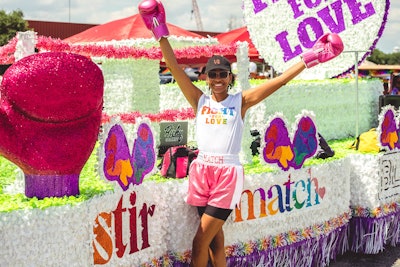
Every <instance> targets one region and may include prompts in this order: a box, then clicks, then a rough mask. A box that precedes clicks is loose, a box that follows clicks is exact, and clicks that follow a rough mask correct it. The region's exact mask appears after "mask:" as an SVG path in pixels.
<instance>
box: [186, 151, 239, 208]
mask: <svg viewBox="0 0 400 267" xmlns="http://www.w3.org/2000/svg"><path fill="white" fill-rule="evenodd" d="M243 181H244V171H243V167H242V165H241V164H240V162H239V160H238V157H237V160H236V157H235V158H234V160H232V157H231V155H228V156H226V155H219V156H216V155H212V156H209V155H204V154H202V153H200V154H199V156H198V157H197V159H196V160H195V161H193V162H192V164H191V165H190V170H189V189H188V194H187V196H186V199H185V200H186V202H187V203H188V204H189V205H192V206H197V207H204V206H207V205H210V206H213V207H216V208H221V209H234V208H235V206H236V204H237V203H239V201H240V197H241V194H242V190H243Z"/></svg>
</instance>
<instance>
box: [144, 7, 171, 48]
mask: <svg viewBox="0 0 400 267" xmlns="http://www.w3.org/2000/svg"><path fill="white" fill-rule="evenodd" d="M138 9H139V13H140V15H141V16H142V19H143V21H144V24H145V25H146V27H147V28H148V29H149V30H150V31H151V32H152V33H153V35H154V38H156V39H157V41H159V40H160V39H161V37H168V36H169V31H168V27H167V24H166V18H165V10H164V6H163V4H162V3H161V2H160V1H158V0H143V1H142V2H140V3H139V6H138Z"/></svg>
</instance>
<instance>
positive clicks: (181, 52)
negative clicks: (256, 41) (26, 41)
mask: <svg viewBox="0 0 400 267" xmlns="http://www.w3.org/2000/svg"><path fill="white" fill-rule="evenodd" d="M17 41H18V40H17V38H16V37H14V38H13V39H12V40H11V41H10V42H9V43H8V44H7V45H4V46H2V47H0V64H11V63H13V62H14V61H15V58H14V52H15V49H16V44H17ZM36 48H37V49H39V51H51V52H70V53H75V54H80V55H84V56H88V57H106V58H118V59H121V58H135V59H138V58H147V59H153V60H161V59H162V53H161V49H160V48H158V47H152V48H139V47H129V46H119V47H115V46H113V45H97V44H81V45H79V44H71V43H68V42H64V41H62V40H61V39H54V38H51V37H45V36H38V40H37V44H36ZM236 50H237V45H236V44H232V45H220V44H218V45H206V46H194V47H188V48H180V49H176V50H175V54H176V57H177V58H178V59H181V58H199V57H201V56H205V57H210V56H212V55H213V54H220V55H234V54H235V53H236Z"/></svg>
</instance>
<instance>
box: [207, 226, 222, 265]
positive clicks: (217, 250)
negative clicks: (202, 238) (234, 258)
mask: <svg viewBox="0 0 400 267" xmlns="http://www.w3.org/2000/svg"><path fill="white" fill-rule="evenodd" d="M224 241H225V238H224V231H223V230H222V228H221V230H219V231H218V233H217V234H216V235H215V237H214V239H213V240H212V241H211V244H210V259H211V263H212V265H213V266H214V267H220V266H223V267H225V266H226V256H225V242H224Z"/></svg>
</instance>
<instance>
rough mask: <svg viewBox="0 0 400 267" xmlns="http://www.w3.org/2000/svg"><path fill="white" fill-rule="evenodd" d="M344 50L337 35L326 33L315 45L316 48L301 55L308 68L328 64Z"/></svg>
mask: <svg viewBox="0 0 400 267" xmlns="http://www.w3.org/2000/svg"><path fill="white" fill-rule="evenodd" d="M343 49H344V46H343V42H342V39H341V38H340V36H339V35H337V34H335V33H325V34H324V35H322V36H321V37H320V38H319V39H318V40H317V41H316V43H315V44H314V46H313V47H312V48H311V49H310V50H308V51H307V52H304V53H303V54H302V55H301V58H302V59H303V62H304V64H305V65H306V67H307V68H311V67H314V66H315V65H318V64H319V63H323V62H327V61H329V60H331V59H333V58H335V57H337V56H338V55H340V53H342V51H343Z"/></svg>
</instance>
